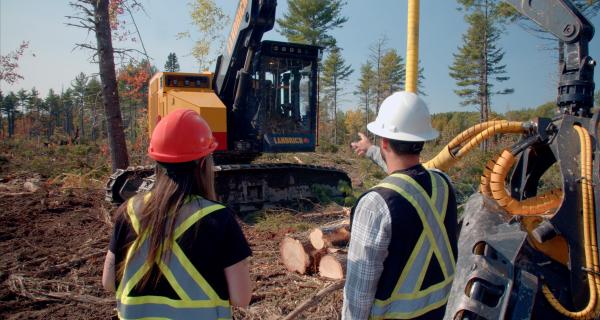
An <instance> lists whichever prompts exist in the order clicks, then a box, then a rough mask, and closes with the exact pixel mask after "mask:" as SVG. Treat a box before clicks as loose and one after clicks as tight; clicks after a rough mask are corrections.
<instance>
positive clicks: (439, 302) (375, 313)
mask: <svg viewBox="0 0 600 320" xmlns="http://www.w3.org/2000/svg"><path fill="white" fill-rule="evenodd" d="M431 288H433V289H435V290H425V291H422V292H423V294H417V295H415V296H413V297H411V298H398V299H396V300H394V301H392V302H391V303H389V304H385V305H378V304H374V305H373V308H372V309H371V318H372V319H384V318H390V319H412V318H415V317H418V316H421V315H423V314H425V313H427V312H429V311H431V310H434V309H437V308H439V307H441V306H443V305H444V304H445V303H446V301H448V295H449V294H450V289H451V288H452V278H449V279H446V280H444V281H443V282H440V283H438V284H436V285H435V286H432V287H431Z"/></svg>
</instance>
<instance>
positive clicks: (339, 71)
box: [321, 47, 354, 145]
mask: <svg viewBox="0 0 600 320" xmlns="http://www.w3.org/2000/svg"><path fill="white" fill-rule="evenodd" d="M353 71H354V70H352V66H351V65H347V64H346V61H345V60H344V58H343V57H342V55H341V49H340V48H338V47H333V48H332V49H331V52H330V53H329V56H328V57H327V59H325V61H324V62H323V74H322V75H321V85H322V87H323V89H322V90H323V93H325V94H327V95H328V96H329V97H330V98H331V106H332V107H333V117H334V119H333V123H334V126H333V143H334V144H335V145H337V142H338V139H337V123H338V122H337V107H338V98H339V97H340V96H341V95H342V93H343V90H342V86H341V84H342V83H343V82H345V81H346V80H348V77H349V76H350V75H351V74H352V72H353Z"/></svg>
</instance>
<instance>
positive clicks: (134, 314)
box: [117, 299, 231, 320]
mask: <svg viewBox="0 0 600 320" xmlns="http://www.w3.org/2000/svg"><path fill="white" fill-rule="evenodd" d="M134 300H135V299H134ZM146 300H150V299H146ZM173 301H174V300H173ZM117 310H119V318H120V319H148V318H150V319H173V320H188V319H231V308H229V306H216V307H210V306H200V305H190V306H171V305H169V304H167V303H165V301H160V302H159V303H151V302H148V301H144V302H143V303H140V304H133V303H132V304H130V303H128V304H127V306H123V304H122V303H121V302H120V301H117ZM149 314H152V317H148V315H149Z"/></svg>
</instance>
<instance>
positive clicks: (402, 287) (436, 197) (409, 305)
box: [371, 171, 455, 319]
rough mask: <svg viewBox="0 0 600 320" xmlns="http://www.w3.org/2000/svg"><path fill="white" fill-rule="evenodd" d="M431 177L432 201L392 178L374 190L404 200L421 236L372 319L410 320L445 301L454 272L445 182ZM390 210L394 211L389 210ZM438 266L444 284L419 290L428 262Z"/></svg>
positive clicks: (412, 184)
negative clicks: (389, 192) (416, 219)
mask: <svg viewBox="0 0 600 320" xmlns="http://www.w3.org/2000/svg"><path fill="white" fill-rule="evenodd" d="M428 174H429V176H430V177H431V187H432V191H431V197H430V196H429V195H428V194H427V192H426V191H425V190H424V189H423V187H421V185H420V184H419V183H417V182H416V181H415V180H414V179H413V178H411V177H410V176H408V175H406V174H401V173H397V174H392V175H390V176H388V177H387V178H385V179H384V180H383V181H382V182H381V183H380V184H379V185H377V186H376V187H375V188H386V189H390V190H393V191H395V192H397V193H398V194H400V195H401V196H402V197H404V198H405V199H407V200H408V201H409V202H410V203H411V204H412V206H414V208H415V209H416V211H417V213H418V214H419V218H420V219H421V222H422V223H423V232H422V233H421V235H420V236H419V239H418V241H417V244H416V245H415V248H414V249H413V251H412V253H411V254H410V256H409V259H408V262H407V263H406V265H405V266H404V268H403V269H402V273H401V274H400V277H399V279H398V282H397V284H396V286H395V288H394V291H393V292H392V295H391V296H390V297H389V298H388V299H386V300H378V299H376V300H375V303H374V304H373V307H372V308H371V318H372V319H410V318H415V317H418V316H420V315H423V314H425V313H427V312H429V311H432V310H434V309H437V308H439V307H441V306H443V305H444V304H446V302H447V301H448V295H449V294H450V289H451V287H452V279H453V278H454V272H455V265H454V264H455V259H454V254H453V252H452V246H451V245H450V241H449V240H448V234H447V232H446V228H445V226H444V218H445V216H446V206H447V204H448V196H449V188H448V184H447V183H446V181H444V178H442V177H441V176H440V175H438V174H433V173H432V172H429V171H428ZM390 210H393V208H390ZM433 257H435V259H437V261H438V262H439V264H440V267H441V269H442V273H443V274H444V280H443V281H442V282H439V283H436V284H434V285H431V286H429V287H428V288H425V289H423V290H421V289H420V288H421V286H422V284H423V279H424V278H425V273H426V272H427V267H428V266H429V263H430V261H431V259H432V258H433Z"/></svg>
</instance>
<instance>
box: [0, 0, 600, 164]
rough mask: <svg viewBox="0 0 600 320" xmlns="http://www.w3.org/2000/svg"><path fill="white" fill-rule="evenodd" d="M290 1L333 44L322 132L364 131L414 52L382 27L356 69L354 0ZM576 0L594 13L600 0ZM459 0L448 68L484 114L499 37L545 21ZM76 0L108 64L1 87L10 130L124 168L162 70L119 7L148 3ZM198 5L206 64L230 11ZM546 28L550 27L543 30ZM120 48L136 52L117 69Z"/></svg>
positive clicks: (300, 33)
mask: <svg viewBox="0 0 600 320" xmlns="http://www.w3.org/2000/svg"><path fill="white" fill-rule="evenodd" d="M287 2H288V12H285V13H284V14H283V17H282V18H280V19H277V23H278V28H276V30H277V31H278V32H279V33H280V34H282V35H283V36H284V37H286V38H287V40H288V41H291V42H299V43H305V44H311V45H317V46H321V47H322V48H324V59H323V60H322V62H321V64H320V66H319V70H320V71H319V93H320V95H319V105H320V111H319V112H320V114H319V116H320V121H319V132H320V141H319V142H320V144H321V145H331V146H338V145H340V144H345V143H347V142H348V137H349V136H352V135H354V134H355V132H357V131H358V130H360V131H364V128H365V126H366V123H368V122H369V121H372V120H373V118H374V117H375V114H376V113H377V111H378V107H379V105H380V104H381V102H382V101H383V99H384V98H385V97H387V96H388V95H390V94H391V93H392V92H394V91H398V90H403V89H404V76H405V66H404V58H403V56H402V54H400V53H399V51H398V50H397V49H396V48H393V47H390V46H388V43H387V39H386V38H385V37H384V36H382V37H380V38H379V39H377V40H376V41H375V42H374V43H371V44H370V46H369V54H368V55H367V56H365V57H364V60H363V63H361V65H360V66H359V67H358V69H357V70H355V67H354V66H351V65H350V64H348V63H347V62H346V60H345V58H344V51H343V48H341V47H340V46H338V43H337V40H336V38H335V37H334V36H333V32H334V31H335V30H336V29H339V28H341V27H343V25H344V24H345V23H347V22H348V21H349V18H348V17H346V16H344V14H343V9H344V7H345V6H346V5H347V3H346V2H345V1H343V0H323V1H316V2H315V1H312V0H288V1H287ZM573 2H574V4H575V5H576V6H577V7H578V8H580V9H581V11H582V12H583V13H584V14H585V15H587V16H588V17H591V16H594V15H595V14H597V12H598V11H599V10H600V1H597V0H593V1H589V0H574V1H573ZM457 3H458V4H459V5H460V10H461V11H462V12H463V13H464V17H465V21H466V22H467V23H468V26H469V27H468V29H467V31H466V32H465V34H464V35H463V39H462V43H461V44H459V46H458V49H457V51H456V52H455V53H454V61H453V64H452V65H451V66H450V67H449V70H448V73H449V75H450V76H451V77H452V78H453V79H455V81H456V90H455V93H456V94H457V95H458V96H459V97H460V98H461V99H462V100H461V101H462V102H461V104H462V105H463V106H471V107H474V108H475V109H476V111H477V112H478V114H479V119H478V120H479V121H487V120H489V119H490V115H492V114H493V108H492V97H493V96H494V95H498V94H510V93H512V92H513V91H514V90H513V88H506V87H502V86H501V84H502V83H503V82H505V81H506V80H508V79H509V75H507V73H506V67H505V65H504V64H503V62H502V61H503V57H504V50H503V48H501V46H500V44H499V40H500V38H501V35H502V33H503V32H504V30H505V27H506V26H507V25H508V24H509V23H519V24H522V25H524V26H525V27H526V28H529V29H535V27H534V26H532V25H530V24H529V22H526V19H524V18H523V17H521V16H520V15H519V14H518V13H517V12H516V11H515V10H514V9H513V8H512V7H510V6H509V5H507V4H506V3H504V2H502V1H499V0H457ZM71 6H72V7H73V8H74V10H75V12H76V13H75V14H74V15H73V16H69V17H68V18H69V21H70V22H69V23H68V24H69V25H71V26H73V27H78V28H82V29H85V30H87V31H89V32H92V33H93V34H95V35H96V38H95V39H94V40H95V41H90V42H88V43H77V46H78V47H80V48H83V49H86V50H91V52H92V53H93V55H92V58H93V61H94V62H97V63H98V64H99V74H98V75H97V76H95V75H85V74H80V75H78V76H77V77H76V78H75V79H73V81H72V83H71V86H70V87H68V88H65V89H63V90H61V92H60V93H58V92H55V91H53V90H50V91H49V92H48V94H47V95H46V96H45V97H40V93H39V92H38V91H37V90H36V89H35V88H32V89H31V90H19V91H18V92H4V93H0V98H1V102H0V128H1V131H0V134H2V136H3V137H5V136H6V137H11V136H13V135H15V134H17V133H22V134H23V135H25V136H27V137H31V138H37V139H41V138H44V139H46V140H47V139H50V138H51V137H52V136H54V135H56V134H64V136H65V137H66V138H67V140H69V141H75V140H76V141H79V142H84V141H85V142H87V141H97V140H98V139H108V141H109V146H110V149H111V155H112V156H111V160H112V163H113V170H114V169H116V168H122V167H124V166H127V165H128V162H129V160H128V157H127V149H126V139H127V138H130V141H134V140H135V139H136V138H137V137H140V136H143V134H141V133H144V132H145V125H146V118H145V112H146V110H145V109H146V95H147V90H148V88H147V86H148V80H149V78H150V77H151V76H152V74H153V73H154V72H156V71H157V70H158V69H157V68H156V67H155V66H152V65H151V63H150V62H149V61H150V59H149V57H148V54H147V53H146V51H145V48H144V46H143V42H142V41H141V37H139V40H140V42H141V46H142V49H143V50H137V49H132V48H115V47H113V44H112V42H113V41H119V40H122V39H124V38H127V37H132V36H134V34H135V33H132V32H130V31H128V30H126V28H124V26H123V24H122V23H121V22H122V20H120V18H119V17H121V18H122V17H123V16H127V15H128V16H129V17H130V19H131V20H132V22H133V25H134V26H135V27H136V31H137V25H136V24H135V20H134V16H133V14H132V12H136V10H140V8H141V4H140V3H139V2H138V1H136V0H73V1H72V2H71ZM189 7H190V16H191V18H192V21H193V22H194V24H195V26H196V27H197V30H198V31H199V32H200V36H199V39H198V40H197V41H196V42H195V44H194V48H193V49H192V54H193V56H194V57H195V58H196V59H197V61H198V67H199V71H201V70H204V69H206V68H207V66H208V64H209V63H210V62H211V61H213V60H214V59H213V58H211V55H214V53H215V51H216V52H218V51H219V50H218V49H217V50H215V49H214V48H215V46H214V44H217V45H216V48H222V42H223V39H222V37H221V36H220V33H221V32H220V30H221V29H223V28H224V27H225V23H228V17H227V15H225V14H224V13H223V11H222V10H221V9H220V8H219V7H218V6H216V4H215V2H214V1H213V0H190V3H189ZM211 21H213V22H214V23H210V22H211ZM536 32H538V34H539V36H540V37H542V38H543V37H546V34H545V33H544V32H543V30H539V29H537V31H536ZM137 35H138V36H139V32H137ZM178 37H179V38H190V37H191V34H190V33H189V32H183V33H181V34H179V35H178ZM218 44H221V45H218ZM552 44H553V45H554V46H555V47H556V48H557V49H556V50H557V51H558V53H559V54H558V56H559V62H560V59H561V57H560V54H561V53H562V52H561V49H560V48H561V43H556V41H554V42H553V43H552ZM27 46H28V43H27V42H23V44H22V45H21V47H19V48H18V49H17V50H15V52H13V53H10V54H9V55H7V56H2V57H0V58H1V59H0V81H5V82H9V81H12V82H15V81H18V79H19V77H20V76H19V75H18V74H17V73H15V72H14V70H15V66H16V61H17V60H18V58H19V57H20V55H22V54H23V51H24V50H25V49H27ZM115 56H117V57H120V58H121V60H122V61H128V62H127V63H125V64H122V65H121V67H120V68H118V69H116V68H115V62H114V59H115ZM139 57H142V59H139ZM127 59H128V60H127ZM164 70H165V71H178V70H179V63H178V61H177V56H176V55H175V53H171V54H169V56H168V59H167V63H166V64H165V66H164ZM355 71H356V72H358V83H357V84H356V86H355V87H354V88H350V89H348V88H347V82H348V80H349V78H350V76H351V75H352V74H353V73H354V72H355ZM422 75H423V69H422V67H421V68H420V76H419V84H418V91H419V93H420V94H422V95H425V94H426V89H425V88H424V87H423V80H424V79H423V76H422ZM348 94H353V95H355V96H356V97H357V98H358V100H359V105H358V106H354V107H358V108H357V109H356V110H351V111H346V112H341V111H340V106H342V105H344V104H346V102H345V98H344V97H345V96H346V95H348ZM124 129H125V131H124ZM484 148H485V146H484ZM123 153H124V154H123Z"/></svg>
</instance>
